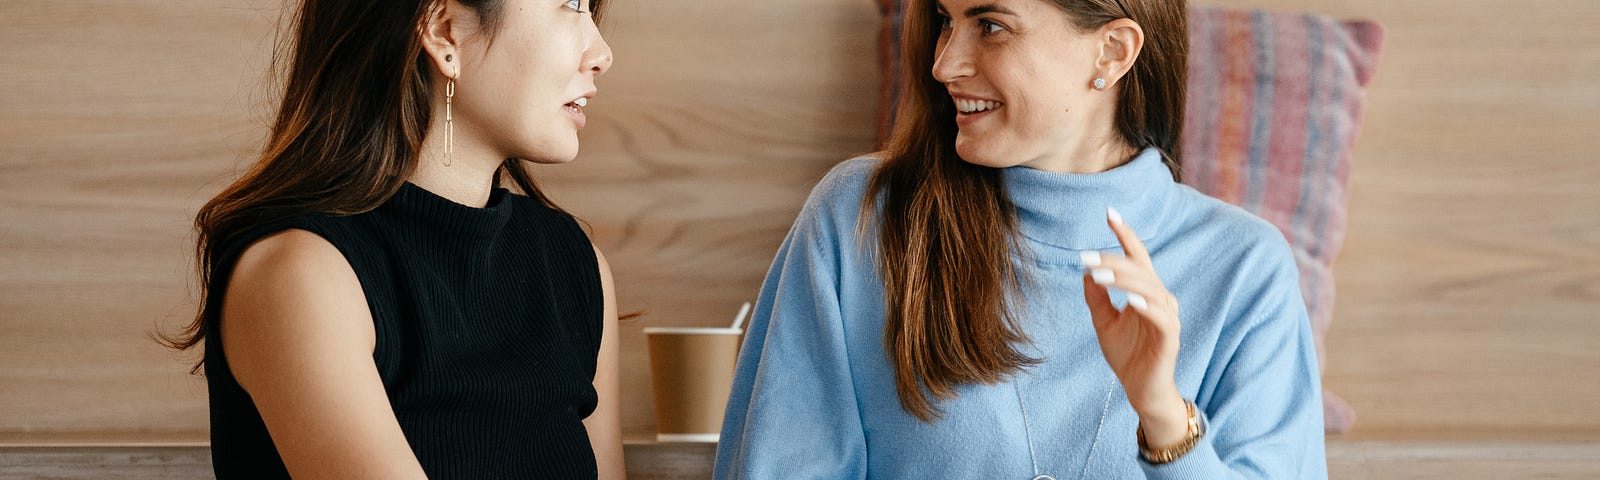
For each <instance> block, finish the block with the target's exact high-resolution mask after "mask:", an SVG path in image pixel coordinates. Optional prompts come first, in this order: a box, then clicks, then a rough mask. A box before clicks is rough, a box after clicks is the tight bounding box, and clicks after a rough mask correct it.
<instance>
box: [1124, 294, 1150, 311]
mask: <svg viewBox="0 0 1600 480" xmlns="http://www.w3.org/2000/svg"><path fill="white" fill-rule="evenodd" d="M1128 306H1130V307H1133V308H1134V309H1135V310H1146V309H1149V308H1150V302H1146V301H1144V295H1140V294H1137V293H1129V294H1128Z"/></svg>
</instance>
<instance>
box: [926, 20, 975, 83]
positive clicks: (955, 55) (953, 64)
mask: <svg viewBox="0 0 1600 480" xmlns="http://www.w3.org/2000/svg"><path fill="white" fill-rule="evenodd" d="M950 35H951V37H950V38H944V39H940V41H939V44H938V46H937V47H935V50H934V58H933V78H934V80H938V81H939V82H941V83H950V82H953V81H956V80H960V79H962V78H966V77H970V76H972V72H973V67H972V52H971V49H970V48H969V47H968V46H967V45H966V42H963V41H961V40H960V39H959V38H957V37H955V36H954V33H953V32H952V33H951V34H950Z"/></svg>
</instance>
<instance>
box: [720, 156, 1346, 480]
mask: <svg viewBox="0 0 1600 480" xmlns="http://www.w3.org/2000/svg"><path fill="white" fill-rule="evenodd" d="M878 163H879V162H878V161H877V160H875V159H870V158H861V159H855V160H851V161H848V162H845V163H843V164H840V165H839V166H837V167H835V168H834V169H833V170H832V171H831V172H829V173H828V175H827V176H826V177H825V178H823V180H822V182H821V183H820V184H819V185H817V187H816V188H815V189H814V190H813V191H812V192H811V196H810V198H809V199H808V200H807V201H806V204H805V207H804V208H803V209H802V210H801V212H800V216H799V218H798V219H797V220H796V221H795V224H794V226H793V228H792V229H791V230H790V231H789V235H788V237H787V238H786V239H785V240H784V242H783V246H782V247H781V249H780V250H779V251H778V255H777V258H776V259H775V260H774V261H773V264H772V268H771V270H770V271H769V273H768V274H767V278H766V282H765V284H764V285H763V286H762V289H761V294H760V297H759V299H758V300H757V302H756V308H755V314H754V316H753V317H752V319H751V323H750V325H749V330H748V331H747V333H746V336H745V340H744V348H743V350H742V351H741V353H740V356H739V364H738V371H737V376H736V377H735V380H734V386H733V393H732V395H731V397H730V398H729V400H728V409H727V415H726V418H725V420H724V423H723V427H722V441H721V446H720V447H719V448H718V450H717V466H716V478H718V479H778V478H782V479H858V478H875V479H891V478H906V479H924V478H941V479H943V478H959V479H968V478H982V479H1019V480H1028V479H1031V478H1033V477H1034V475H1035V473H1034V472H1035V467H1034V465H1033V464H1034V460H1032V459H1031V458H1030V455H1029V437H1030V433H1029V432H1031V437H1032V443H1033V450H1034V452H1035V454H1034V455H1033V456H1032V457H1034V458H1036V459H1037V464H1038V465H1037V471H1038V473H1041V474H1048V475H1051V476H1052V477H1054V478H1056V479H1059V480H1069V479H1078V478H1090V479H1120V478H1152V479H1180V478H1182V479H1207V480H1219V479H1232V478H1260V479H1274V480H1281V479H1304V478H1314V479H1322V478H1326V477H1327V468H1326V462H1325V458H1324V454H1323V437H1322V409H1321V405H1322V399H1321V389H1320V384H1319V381H1318V374H1317V363H1316V361H1317V360H1316V353H1315V351H1314V350H1313V347H1312V341H1311V329H1310V325H1309V323H1308V321H1307V318H1306V310H1305V306H1304V304H1303V303H1302V300H1301V297H1300V290H1299V287H1298V283H1297V275H1296V270H1295V264H1294V259H1293V257H1292V254H1291V253H1290V250H1289V247H1288V244H1287V243H1286V242H1285V241H1284V238H1283V236H1282V235H1281V234H1280V233H1279V232H1278V231H1277V230H1276V229H1274V228H1273V227H1272V226H1271V225H1269V224H1267V223H1266V222H1264V221H1262V220H1260V219H1258V218H1256V217H1254V216H1252V215H1250V214H1249V213H1247V212H1245V211H1243V210H1240V209H1238V208H1235V207H1233V206H1230V205H1227V204H1225V203H1223V202H1221V201H1218V200H1215V199H1212V198H1210V197H1206V196H1205V195H1202V194H1200V193H1198V192H1196V191H1195V190H1193V189H1191V188H1189V187H1187V186H1184V185H1181V184H1178V183H1175V182H1173V180H1172V177H1171V175H1170V174H1169V173H1168V171H1167V169H1166V167H1165V166H1164V165H1162V163H1161V160H1160V156H1159V155H1158V154H1157V153H1156V152H1155V151H1153V150H1147V151H1145V152H1143V153H1142V154H1140V155H1139V156H1138V157H1136V158H1135V159H1134V160H1133V161H1131V162H1129V163H1127V164H1125V165H1123V166H1121V167H1117V168H1115V169H1112V170H1110V171H1107V172H1104V173H1098V174H1089V175H1071V174H1056V173H1048V172H1043V171H1039V170H1033V169H1029V168H1024V167H1013V168H1008V169H1006V170H1004V174H1003V176H1004V183H1005V188H1006V190H1007V194H1008V195H1009V196H1010V198H1011V200H1012V202H1013V203H1014V204H1015V205H1016V208H1017V211H1018V216H1019V219H1020V220H1021V231H1022V233H1023V235H1024V236H1025V237H1026V240H1027V241H1026V242H1025V248H1024V249H1025V251H1024V252H1021V253H1020V254H1019V255H1017V256H1016V257H1014V261H1016V262H1018V264H1019V266H1021V267H1023V268H1026V269H1027V270H1029V271H1030V272H1031V274H1030V275H1031V276H1030V283H1029V284H1028V285H1029V286H1028V287H1027V289H1026V291H1025V292H1024V293H1023V297H1024V303H1025V305H1024V306H1023V308H1022V310H1021V311H1022V312H1023V315H1022V316H1021V318H1022V322H1023V325H1024V328H1025V329H1026V332H1027V334H1028V335H1029V336H1030V337H1031V339H1032V343H1031V345H1029V346H1028V347H1026V348H1025V349H1024V351H1025V352H1029V353H1030V354H1032V355H1033V356H1034V357H1036V358H1039V359H1041V360H1043V362H1042V363H1041V364H1039V365H1037V366H1035V367H1032V368H1030V369H1028V370H1026V371H1025V372H1023V373H1021V374H1019V375H1017V376H1016V377H1015V378H1013V379H1012V381H1011V382H1008V383H1002V384H996V385H967V386H965V387H963V388H961V389H960V396H959V397H957V398H956V399H954V400H950V401H947V402H944V403H943V404H941V407H942V408H943V412H944V416H943V418H941V419H940V420H938V421H937V422H936V423H934V424H931V425H930V424H927V423H923V422H921V421H918V420H917V419H916V418H915V417H913V416H911V415H910V414H907V413H906V412H905V411H903V410H902V409H901V408H900V402H899V400H898V397H897V393H896V390H895V384H894V376H893V367H892V364H891V363H890V362H889V361H888V358H887V356H886V355H885V353H884V348H883V325H884V302H883V284H882V282H881V280H880V277H879V275H878V272H877V270H876V268H877V266H876V264H875V262H874V261H873V259H872V257H870V256H868V252H867V251H866V250H864V249H865V248H871V246H873V245H876V244H877V238H876V231H875V230H876V227H874V231H871V232H866V237H865V238H863V239H862V240H861V241H859V242H858V241H857V238H856V231H855V225H856V219H857V215H858V213H859V211H860V204H861V199H862V198H863V195H865V194H867V191H866V189H867V183H868V180H869V178H870V176H871V174H872V172H873V170H874V168H876V166H877V165H878ZM1107 206H1112V207H1115V208H1116V209H1117V210H1119V211H1120V212H1121V213H1122V214H1123V217H1124V218H1125V219H1126V221H1127V223H1128V225H1130V226H1131V227H1133V229H1134V231H1135V232H1136V233H1137V234H1138V235H1139V237H1140V238H1142V239H1143V240H1144V242H1145V243H1146V245H1148V247H1149V249H1150V252H1151V255H1152V258H1153V259H1154V263H1155V267H1156V271H1157V274H1158V275H1160V277H1161V279H1162V281H1163V282H1165V283H1166V286H1167V288H1168V290H1170V291H1171V292H1172V293H1173V294H1174V295H1175V296H1177V297H1178V301H1179V304H1180V312H1181V313H1180V315H1179V317H1180V322H1181V323H1182V325H1183V326H1182V332H1183V333H1182V339H1181V346H1180V347H1179V352H1178V365H1177V378H1176V380H1177V384H1178V388H1179V391H1180V392H1182V393H1183V395H1184V396H1186V397H1188V398H1191V399H1193V400H1194V401H1195V402H1196V404H1197V405H1198V406H1199V408H1200V410H1202V411H1203V414H1204V415H1205V416H1206V417H1207V419H1208V421H1209V423H1210V431H1209V432H1208V433H1207V434H1206V436H1205V437H1204V439H1203V440H1202V441H1201V443H1200V444H1199V445H1198V446H1197V447H1196V448H1195V449H1194V450H1193V451H1191V452H1189V453H1188V454H1187V455H1185V456H1183V457H1182V458H1180V459H1178V460H1177V461H1175V462H1172V463H1168V464H1165V465H1159V466H1157V465H1150V464H1147V463H1145V462H1143V461H1142V460H1140V458H1139V456H1138V443H1137V440H1136V438H1135V432H1136V428H1137V426H1138V422H1139V419H1138V416H1137V414H1136V413H1135V412H1134V411H1133V408H1132V407H1131V406H1129V404H1128V400H1127V396H1126V394H1125V393H1124V392H1123V390H1122V387H1121V384H1120V383H1118V382H1117V380H1116V378H1115V376H1114V375H1113V374H1112V372H1111V369H1110V367H1109V366H1107V365H1106V362H1105V358H1104V357H1103V356H1102V354H1101V352H1100V347H1099V344H1098V343H1097V342H1096V340H1095V331H1094V328H1093V325H1092V324H1091V321H1090V317H1089V312H1088V308H1087V307H1086V305H1085V303H1084V297H1083V281H1082V275H1083V265H1082V264H1081V263H1080V260H1079V252H1082V251H1085V250H1099V251H1107V252H1112V253H1118V254H1121V253H1122V251H1121V248H1120V246H1119V245H1118V243H1117V241H1116V238H1115V236H1114V235H1113V234H1112V232H1111V231H1110V229H1109V228H1108V227H1107V226H1106V221H1105V215H1106V213H1105V212H1106V207H1107ZM1113 301H1115V302H1117V303H1118V304H1119V305H1120V304H1121V303H1122V302H1123V299H1122V296H1121V294H1120V293H1118V292H1116V291H1115V290H1113ZM1019 396H1020V397H1021V400H1022V401H1020V402H1019V398H1018V397H1019ZM1024 409H1025V410H1026V417H1025V416H1024ZM1024 418H1026V421H1025V420H1024Z"/></svg>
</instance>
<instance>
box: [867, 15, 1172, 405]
mask: <svg viewBox="0 0 1600 480" xmlns="http://www.w3.org/2000/svg"><path fill="white" fill-rule="evenodd" d="M1053 1H1054V3H1055V5H1056V6H1057V7H1059V8H1060V9H1061V10H1062V11H1063V12H1065V14H1066V15H1067V16H1068V17H1069V18H1070V19H1071V20H1072V21H1073V23H1074V24H1075V25H1076V26H1077V27H1078V28H1080V29H1083V30H1085V31H1089V30H1094V29H1097V28H1099V27H1100V26H1102V25H1105V24H1106V23H1108V22H1110V21H1112V20H1116V19H1120V18H1128V19H1132V20H1133V21H1134V22H1137V23H1138V24H1139V25H1140V27H1142V28H1143V30H1144V31H1145V33H1146V40H1145V45H1144V48H1143V50H1142V51H1141V53H1140V56H1139V58H1138V59H1137V60H1136V61H1135V62H1134V66H1133V69H1132V70H1131V71H1130V72H1129V74H1128V75H1127V76H1126V77H1124V78H1123V80H1122V81H1121V82H1119V83H1120V85H1121V87H1120V88H1121V90H1120V93H1119V95H1118V97H1117V108H1116V120H1115V122H1116V130H1117V132H1118V134H1119V135H1120V136H1121V137H1122V139H1123V140H1124V141H1126V142H1127V143H1128V144H1129V145H1131V146H1133V147H1136V148H1139V149H1143V148H1147V147H1154V148H1156V149H1158V150H1160V151H1161V153H1162V159H1163V162H1165V163H1166V164H1167V166H1168V168H1169V169H1170V170H1171V171H1172V175H1173V178H1178V177H1179V172H1180V170H1179V168H1178V166H1179V162H1178V153H1179V152H1178V142H1179V137H1180V136H1181V134H1182V130H1183V102H1184V81H1185V75H1186V73H1187V64H1186V62H1187V56H1188V53H1187V51H1188V27H1187V21H1186V17H1185V16H1186V6H1185V4H1184V1H1183V0H1053ZM935 6H936V0H912V1H911V5H910V7H909V8H908V9H907V11H906V15H905V21H906V25H905V30H904V34H903V35H904V37H903V41H904V48H903V49H902V50H901V71H902V72H907V73H908V75H906V76H905V77H904V78H903V79H902V80H901V86H900V88H901V91H902V93H901V95H900V102H899V105H898V107H897V109H896V116H897V117H899V119H898V120H899V121H897V122H895V127H894V131H893V133H892V134H891V135H890V137H889V141H888V143H887V144H886V146H885V147H884V150H883V151H880V152H878V153H877V156H878V158H882V159H883V163H882V164H881V165H880V166H879V167H878V169H877V171H876V172H875V173H874V175H873V177H872V183H871V187H870V188H869V189H868V192H869V193H868V194H867V195H866V197H865V198H863V199H862V209H861V211H862V216H861V219H860V225H861V227H862V228H863V229H865V228H870V227H871V225H873V224H874V223H875V222H877V223H881V225H882V227H881V229H880V230H879V234H880V235H879V242H878V248H877V250H876V251H877V257H878V261H879V267H880V275H881V276H882V277H883V283H884V297H885V311H886V312H887V318H885V321H884V335H883V337H884V340H883V341H884V348H885V350H886V351H887V352H888V355H889V358H890V361H891V362H892V363H893V364H894V373H895V375H894V378H895V388H896V389H897V390H898V392H899V394H900V406H901V408H903V409H904V410H905V411H906V412H908V413H911V414H912V415H914V416H916V417H917V418H918V419H920V420H922V421H924V422H930V423H931V422H933V421H934V420H936V419H937V418H939V416H940V414H941V412H940V409H939V407H938V405H937V403H938V402H940V401H943V400H948V399H950V398H953V397H955V395H956V387H958V386H960V385H962V384H971V383H991V384H992V383H997V382H1000V381H1004V380H1005V379H1006V378H1007V377H1008V376H1010V375H1011V374H1012V373H1015V372H1017V371H1018V370H1020V369H1022V368H1024V367H1027V366H1030V365H1033V364H1035V363H1037V362H1038V360H1037V359H1034V358H1031V357H1029V356H1028V355H1026V354H1024V353H1023V352H1022V351H1020V350H1019V348H1018V347H1019V345H1018V344H1019V343H1023V342H1026V341H1027V340H1028V338H1027V335H1026V333H1024V332H1023V330H1022V328H1021V327H1020V326H1019V324H1018V322H1017V317H1016V312H1015V311H1014V310H1013V306H1014V304H1015V301H1016V300H1017V298H1018V295H1019V293H1020V291H1021V289H1022V284H1023V279H1024V278H1026V274H1027V272H1026V271H1022V270H1019V269H1018V268H1017V267H1016V266H1015V264H1013V263H1012V260H1011V256H1012V255H1013V254H1018V253H1021V252H1020V248H1021V245H1020V240H1019V238H1020V235H1019V233H1018V223H1017V215H1016V209H1015V206H1013V205H1012V203H1011V201H1010V199H1009V198H1008V197H1007V196H1006V192H1005V188H1004V185H1003V184H1002V182H1001V175H1000V170H997V169H994V168H989V167H983V166H978V165H974V164H971V163H968V162H966V161H964V160H962V159H961V158H960V156H958V155H957V154H956V150H955V137H956V125H955V105H954V104H953V103H952V101H951V100H950V96H949V94H948V92H947V90H946V89H945V86H944V84H942V83H940V82H939V81H938V80H936V79H934V78H933V76H932V75H930V74H928V72H931V71H933V62H934V55H933V53H934V48H935V45H936V44H937V41H938V38H939V30H940V18H939V16H938V14H937V11H936V10H935ZM879 193H882V194H883V195H882V204H881V207H882V210H881V212H878V213H876V214H874V213H873V212H875V211H877V209H876V208H875V207H877V206H879V205H878V202H877V200H878V197H879V195H878V194H879ZM874 215H875V217H874Z"/></svg>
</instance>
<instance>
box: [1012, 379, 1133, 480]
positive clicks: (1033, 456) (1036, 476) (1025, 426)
mask: <svg viewBox="0 0 1600 480" xmlns="http://www.w3.org/2000/svg"><path fill="white" fill-rule="evenodd" d="M1011 390H1012V391H1014V392H1016V393H1017V408H1019V409H1021V410H1022V432H1023V433H1024V434H1026V435H1027V436H1028V460H1029V461H1030V462H1032V463H1033V480H1056V477H1052V476H1050V475H1046V474H1043V473H1039V455H1038V454H1037V453H1035V452H1034V449H1033V424H1032V422H1030V421H1028V404H1027V402H1024V401H1022V380H1021V379H1013V380H1012V381H1011ZM1116 390H1117V378H1116V377H1115V376H1112V377H1111V385H1110V386H1108V387H1106V400H1105V404H1104V405H1101V406H1100V424H1099V425H1096V426H1095V427H1094V443H1090V444H1089V458H1085V459H1084V460H1083V471H1082V472H1081V473H1079V475H1078V479H1079V480H1082V479H1085V478H1089V463H1091V462H1093V461H1094V452H1095V450H1096V449H1098V448H1099V447H1100V430H1101V429H1103V428H1105V426H1106V414H1107V413H1110V412H1111V393H1112V392H1115V391H1116Z"/></svg>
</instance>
